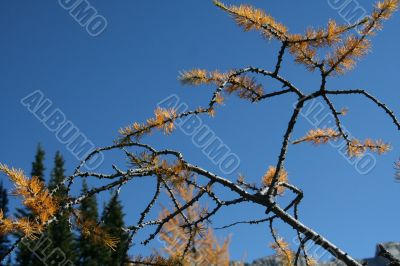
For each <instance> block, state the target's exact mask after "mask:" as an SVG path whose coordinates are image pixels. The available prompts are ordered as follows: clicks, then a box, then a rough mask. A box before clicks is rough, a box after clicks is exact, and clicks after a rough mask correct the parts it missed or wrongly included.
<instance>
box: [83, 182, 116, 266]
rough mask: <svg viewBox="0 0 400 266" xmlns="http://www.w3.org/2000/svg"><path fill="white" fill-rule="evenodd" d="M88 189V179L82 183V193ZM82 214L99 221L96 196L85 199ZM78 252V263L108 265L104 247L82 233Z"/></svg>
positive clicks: (86, 217) (91, 265) (85, 265)
mask: <svg viewBox="0 0 400 266" xmlns="http://www.w3.org/2000/svg"><path fill="white" fill-rule="evenodd" d="M87 191H88V185H87V183H86V180H83V183H82V194H84V193H86V192H87ZM80 214H81V216H82V219H87V220H90V221H98V219H99V213H98V208H97V200H96V196H91V197H88V198H86V199H84V200H83V201H82V203H81V206H80ZM77 242H78V245H77V249H78V253H79V260H78V263H77V265H80V266H102V265H108V264H107V263H106V255H107V254H106V253H105V252H104V251H105V249H104V247H103V246H102V245H101V244H99V243H95V242H93V241H91V239H88V238H85V237H83V236H82V235H80V236H79V238H78V241H77Z"/></svg>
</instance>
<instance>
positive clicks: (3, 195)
mask: <svg viewBox="0 0 400 266" xmlns="http://www.w3.org/2000/svg"><path fill="white" fill-rule="evenodd" d="M7 206H8V195H7V190H6V189H5V188H4V187H3V181H2V182H1V183H0V210H1V211H2V212H3V215H4V216H7V213H8V207H7ZM9 244H10V242H9V240H8V238H7V237H6V236H1V235H0V256H2V255H4V254H5V253H6V251H7V250H8V248H9Z"/></svg>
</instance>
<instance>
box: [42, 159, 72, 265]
mask: <svg viewBox="0 0 400 266" xmlns="http://www.w3.org/2000/svg"><path fill="white" fill-rule="evenodd" d="M64 178H65V169H64V159H63V157H62V155H61V154H60V152H57V153H56V155H55V159H54V169H53V171H52V172H51V178H50V181H49V185H48V188H49V189H50V190H52V189H54V188H56V186H57V185H59V187H58V190H57V192H56V193H55V194H54V196H55V197H56V198H57V199H59V200H60V202H62V201H63V200H65V199H66V197H67V188H66V187H65V185H64V184H62V181H63V180H64ZM57 220H58V221H57V223H54V224H52V225H50V226H49V228H48V230H47V232H46V233H45V235H46V236H47V237H48V238H49V240H50V241H51V242H50V243H51V246H50V247H49V248H48V250H49V252H52V251H55V250H56V249H58V250H57V253H55V254H58V255H59V257H58V260H59V261H60V262H61V261H63V260H64V259H65V261H68V260H69V261H71V262H74V261H75V254H74V253H75V252H74V236H73V234H72V232H71V230H70V227H69V222H68V215H65V214H64V215H61V216H59V217H57ZM61 254H62V255H61ZM55 256H56V255H55Z"/></svg>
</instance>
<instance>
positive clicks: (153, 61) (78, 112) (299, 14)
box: [0, 0, 400, 260]
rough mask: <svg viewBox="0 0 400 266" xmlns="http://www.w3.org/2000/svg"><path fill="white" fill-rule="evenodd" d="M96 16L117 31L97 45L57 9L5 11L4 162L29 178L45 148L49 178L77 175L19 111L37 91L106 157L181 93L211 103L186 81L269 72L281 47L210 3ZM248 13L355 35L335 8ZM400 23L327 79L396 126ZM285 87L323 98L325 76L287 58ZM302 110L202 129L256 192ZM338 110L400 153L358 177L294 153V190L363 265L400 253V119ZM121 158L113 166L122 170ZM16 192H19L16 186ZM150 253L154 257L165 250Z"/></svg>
mask: <svg viewBox="0 0 400 266" xmlns="http://www.w3.org/2000/svg"><path fill="white" fill-rule="evenodd" d="M226 2H227V3H230V4H238V3H242V2H239V1H233V0H232V1H226ZM90 3H91V4H92V5H93V6H94V7H95V8H96V9H97V11H98V13H99V15H102V16H104V17H105V18H106V19H107V21H108V26H107V28H106V29H105V31H104V32H103V33H102V34H101V35H99V36H97V37H92V36H90V35H89V34H88V32H87V31H86V29H85V28H84V27H81V26H80V25H79V24H78V23H77V22H76V21H75V20H74V19H73V18H72V17H71V16H70V15H69V13H68V11H67V10H64V9H63V8H62V7H61V6H60V5H59V3H58V1H11V0H4V1H1V3H0V32H1V34H2V41H1V42H0V58H1V63H0V73H2V74H1V75H2V78H1V79H0V88H1V92H2V97H1V98H0V116H1V121H2V123H1V124H2V127H1V128H2V130H1V131H0V146H1V152H0V162H3V163H6V164H9V165H12V166H15V167H20V168H22V169H25V170H26V171H28V172H29V171H30V165H31V161H32V159H33V155H34V152H35V148H36V145H37V143H38V142H41V143H42V144H43V146H44V148H45V150H46V152H47V160H46V163H47V168H51V165H52V157H53V156H54V153H55V151H56V150H60V151H61V152H62V153H63V154H64V156H65V159H66V161H67V169H68V173H70V172H71V171H72V169H73V167H74V166H76V164H77V159H76V158H75V157H74V156H73V155H72V154H71V153H70V152H69V151H68V149H67V147H66V146H65V145H63V144H61V143H60V142H59V141H58V140H57V138H56V137H55V134H54V133H52V132H50V131H49V130H48V129H47V128H46V127H45V126H44V125H43V124H42V123H41V122H40V121H39V120H38V119H37V118H35V116H34V115H32V113H30V112H29V111H28V110H27V108H25V107H24V106H23V105H21V103H20V100H21V99H22V98H23V97H25V96H26V95H28V94H30V93H32V92H33V91H35V90H41V91H42V92H43V93H44V95H45V97H46V98H48V99H50V100H51V101H52V103H53V104H52V107H53V108H59V109H60V110H62V112H63V113H64V114H65V115H66V117H67V118H68V120H70V121H72V122H73V123H74V124H75V125H76V126H77V127H78V128H79V130H80V131H81V132H83V133H84V134H85V135H86V136H87V137H88V138H89V139H90V140H91V141H92V142H93V143H94V144H96V146H105V145H109V144H111V143H112V141H113V140H114V139H115V138H116V137H117V134H118V132H117V130H118V129H119V128H120V127H122V126H124V125H127V124H129V123H131V122H134V121H143V120H145V119H146V118H148V117H150V116H152V113H153V110H154V109H155V107H156V105H157V103H158V102H160V101H161V100H162V99H164V98H166V97H168V96H170V95H171V94H177V95H178V96H179V97H180V99H181V101H182V102H185V103H187V104H188V105H189V106H191V107H194V108H195V107H197V106H199V105H204V104H206V103H207V100H208V98H209V97H210V94H211V93H212V88H207V87H199V88H184V87H182V86H181V85H180V84H179V82H178V80H177V75H178V73H179V71H182V70H185V69H191V68H194V67H199V68H206V69H210V70H214V69H220V70H228V69H231V68H241V67H246V66H249V65H252V66H257V67H261V68H265V69H271V68H272V67H273V64H274V62H275V55H276V52H277V49H278V45H277V43H274V42H268V41H266V40H264V39H262V38H261V37H260V36H259V34H257V33H255V32H251V33H243V32H242V30H241V29H239V28H238V27H237V26H236V25H235V24H234V23H233V22H232V20H231V19H230V18H229V17H228V16H227V15H226V14H224V13H223V12H221V11H220V10H218V9H217V8H215V7H214V6H213V4H212V2H211V1H194V0H189V1H188V0H185V1H184V0H175V1H160V0H159V1H153V0H149V1H126V0H125V1H117V2H110V1H95V0H92V1H90ZM245 3H249V4H253V5H255V6H258V7H260V8H264V9H265V10H267V12H268V13H271V14H273V15H274V16H275V17H276V18H277V19H278V20H279V21H281V22H283V23H285V24H286V25H287V26H288V27H289V29H290V30H291V31H292V32H303V31H304V30H305V29H306V28H307V26H308V25H316V26H324V25H326V22H327V21H328V19H329V18H334V19H337V21H338V22H343V23H345V22H344V21H343V18H342V17H341V16H340V15H339V14H338V11H337V10H334V9H332V8H331V7H330V5H329V3H328V2H327V1H318V0H307V1H288V0H282V1H256V0H248V1H246V2H245ZM372 4H373V1H370V0H368V1H363V3H362V6H363V7H365V8H366V9H367V10H370V7H371V6H372ZM399 20H400V16H399V14H396V15H395V16H394V18H393V19H392V20H391V21H389V22H388V23H386V24H385V29H384V31H382V32H380V33H379V34H378V35H377V36H376V37H374V39H373V51H372V52H371V53H370V54H369V55H368V56H367V57H365V58H363V59H362V60H361V62H360V64H359V67H358V68H357V69H356V70H354V71H352V72H350V73H348V74H347V75H345V76H343V77H341V78H339V79H338V78H334V79H331V80H329V83H328V88H330V89H354V88H363V89H366V90H368V91H370V92H371V93H372V94H373V95H376V96H377V97H378V98H379V99H381V100H382V101H384V102H386V103H387V104H388V106H390V107H391V108H392V109H393V110H394V111H395V113H397V114H399V113H400V107H399V105H398V99H399V98H400V91H399V90H398V88H397V86H396V85H397V84H398V69H399V66H400V65H399V64H400V54H399V52H398V43H399V41H400V37H399V33H400V32H399V28H398V25H399ZM282 75H284V76H285V77H287V79H290V80H292V81H293V83H295V84H296V85H297V86H298V87H300V88H302V89H303V90H304V91H305V92H311V91H312V90H315V89H317V88H318V86H319V84H318V73H314V74H310V73H308V72H307V71H306V70H305V69H304V68H303V67H302V66H298V65H294V64H293V63H292V62H291V57H290V56H288V57H286V58H285V61H284V69H283V72H282ZM263 82H264V84H265V87H266V91H268V90H276V89H277V87H276V85H277V84H275V83H271V82H270V81H268V80H263ZM268 85H270V87H269V86H268ZM274 86H275V87H274ZM294 100H295V98H294V97H293V96H281V97H277V98H274V99H271V100H268V101H264V102H261V103H258V104H254V105H251V104H249V103H246V102H243V101H240V100H238V99H235V98H233V97H232V98H229V99H227V101H226V103H225V106H224V107H223V108H219V110H218V111H217V116H216V117H215V118H209V117H204V118H203V123H204V124H205V125H207V126H209V127H210V128H211V129H212V130H213V131H214V132H215V134H216V135H217V136H218V137H220V138H221V140H222V141H223V142H224V143H225V144H226V145H227V146H228V147H229V148H230V149H231V150H232V152H234V153H235V154H237V155H238V156H239V158H240V161H241V164H240V168H239V169H238V172H240V173H243V174H244V175H245V176H246V177H247V178H248V179H249V180H252V181H254V182H258V181H259V180H260V178H261V176H262V175H263V173H264V172H265V170H266V169H267V168H268V166H269V165H274V164H276V160H277V156H278V152H279V149H280V143H281V139H282V135H283V132H284V130H285V127H286V125H287V121H288V119H289V115H290V112H291V110H292V106H293V102H294ZM332 100H333V102H334V103H335V104H336V106H337V107H338V108H340V107H347V108H348V109H349V114H348V115H347V116H346V117H345V118H344V120H343V123H344V125H345V127H346V128H347V129H348V130H349V131H350V132H351V134H352V135H354V136H356V137H358V138H360V139H364V138H366V137H371V138H382V139H384V140H386V141H388V142H390V143H392V146H393V149H392V151H391V152H390V153H388V154H386V155H383V156H380V157H376V161H377V163H376V166H375V167H374V168H373V170H372V171H370V172H369V173H368V174H364V175H360V174H359V173H358V172H357V171H356V168H357V167H356V166H355V165H354V164H351V163H349V162H348V161H346V159H345V158H343V157H342V155H341V154H340V153H339V152H338V150H337V149H335V148H332V147H331V146H329V145H326V146H321V147H313V146H312V145H307V144H303V145H297V146H291V147H290V148H289V152H288V159H287V163H286V168H287V170H288V172H289V178H290V180H291V181H292V182H293V183H294V184H296V185H298V186H299V187H300V188H302V189H303V190H304V192H305V199H304V201H303V204H302V205H301V207H300V210H301V220H302V221H304V223H305V224H307V225H310V226H311V227H313V228H314V229H315V230H316V231H318V232H319V233H321V234H322V235H324V236H326V237H327V238H328V239H330V240H331V241H332V242H333V243H335V244H337V245H338V246H339V247H342V248H343V249H345V250H346V251H348V252H349V253H350V254H352V255H353V256H355V257H368V256H372V255H373V253H374V248H375V244H376V243H377V242H383V241H400V234H399V233H398V223H397V222H398V219H399V217H400V216H399V205H398V202H399V198H400V194H399V192H400V184H399V183H396V182H395V181H394V178H393V176H394V170H393V163H394V161H396V159H397V157H398V156H399V152H398V150H399V149H398V145H397V143H398V140H399V137H398V134H397V130H396V128H395V127H394V125H393V124H392V123H391V120H390V119H389V118H388V117H386V116H385V114H384V113H383V112H382V111H381V110H380V109H378V108H376V107H375V106H374V105H372V104H371V103H370V102H368V101H366V100H365V99H363V98H361V97H359V96H349V97H342V96H337V97H332ZM310 128H312V125H311V124H310V123H309V122H308V121H307V120H306V119H304V118H303V119H301V120H299V124H298V125H297V127H296V130H295V132H294V137H300V136H302V135H303V134H304V133H305V132H306V131H307V130H309V129H310ZM144 141H145V142H148V143H151V144H153V145H155V146H156V147H157V148H160V149H162V148H174V149H178V150H182V151H183V152H184V155H185V156H186V157H187V158H188V160H189V161H191V162H194V163H196V164H198V165H201V166H204V167H206V168H209V169H211V170H214V171H216V172H218V171H219V169H218V167H217V166H215V165H214V164H213V163H212V162H211V161H210V160H209V159H208V158H207V157H206V156H205V155H204V154H203V153H202V151H201V150H200V149H198V148H196V147H195V145H194V144H193V142H192V140H191V138H190V137H188V136H185V135H184V134H183V133H182V132H180V131H177V132H176V133H175V134H174V135H173V136H171V137H166V136H163V135H154V136H152V137H150V138H145V139H144ZM113 159H114V158H107V161H106V162H110V164H111V162H112V161H113ZM116 159H117V157H116ZM118 159H119V158H118ZM119 163H120V164H121V165H123V162H121V161H119ZM110 164H109V165H110ZM48 172H49V169H48ZM47 176H48V175H47ZM236 177H237V175H230V176H228V178H231V179H234V178H236ZM2 178H4V177H3V176H2ZM4 179H5V178H4ZM5 184H6V185H8V186H9V183H7V181H5ZM93 184H95V183H93ZM152 188H153V183H152V181H150V180H143V183H142V182H138V181H135V182H134V183H133V184H130V185H129V186H127V187H126V188H125V189H123V190H122V194H121V197H122V199H123V202H124V205H125V211H126V213H127V217H126V219H127V222H130V223H132V222H134V221H136V220H137V212H138V211H139V210H140V208H141V206H144V205H143V204H144V202H142V200H143V199H146V197H150V194H151V190H152ZM77 189H79V185H77ZM105 198H106V197H105ZM262 214H263V210H261V209H259V208H257V207H254V206H245V207H240V208H232V209H228V210H224V211H223V212H221V215H219V216H217V217H216V219H215V222H214V225H215V226H220V225H223V224H224V222H226V221H227V220H229V221H234V220H235V219H240V220H241V219H243V218H246V217H260V216H262ZM135 215H136V216H135ZM277 225H278V228H279V232H281V233H282V234H283V235H288V236H290V232H291V230H290V229H289V228H287V227H286V226H281V225H279V223H278V224H277ZM229 234H232V244H231V253H232V257H233V258H234V259H241V258H245V259H246V260H252V259H255V258H259V257H262V256H265V255H268V254H271V250H270V249H269V248H268V243H270V242H271V237H270V236H269V234H268V231H267V226H266V225H259V226H238V227H235V228H233V229H232V230H229V231H218V235H219V236H221V237H223V236H227V235H229ZM151 247H157V243H154V244H153V245H152V246H151ZM148 251H149V248H143V247H141V246H135V247H134V248H133V249H132V253H140V252H145V253H146V252H148Z"/></svg>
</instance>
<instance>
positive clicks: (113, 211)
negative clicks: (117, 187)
mask: <svg viewBox="0 0 400 266" xmlns="http://www.w3.org/2000/svg"><path fill="white" fill-rule="evenodd" d="M124 216H125V215H124V213H123V208H122V205H121V201H120V200H119V197H118V194H116V195H115V196H113V197H112V198H111V200H110V202H109V203H108V204H107V205H106V207H105V208H104V211H103V217H102V220H103V222H104V229H105V230H106V231H107V232H108V233H109V234H110V235H112V236H113V237H117V238H118V239H119V243H118V246H117V248H116V249H115V251H113V250H110V249H108V250H107V251H106V252H107V265H110V266H114V265H115V266H120V265H123V263H124V261H126V259H127V258H128V255H127V251H126V244H127V241H128V237H129V236H128V234H127V233H126V232H125V231H124V230H123V229H122V228H123V227H124V226H125V223H124Z"/></svg>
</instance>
